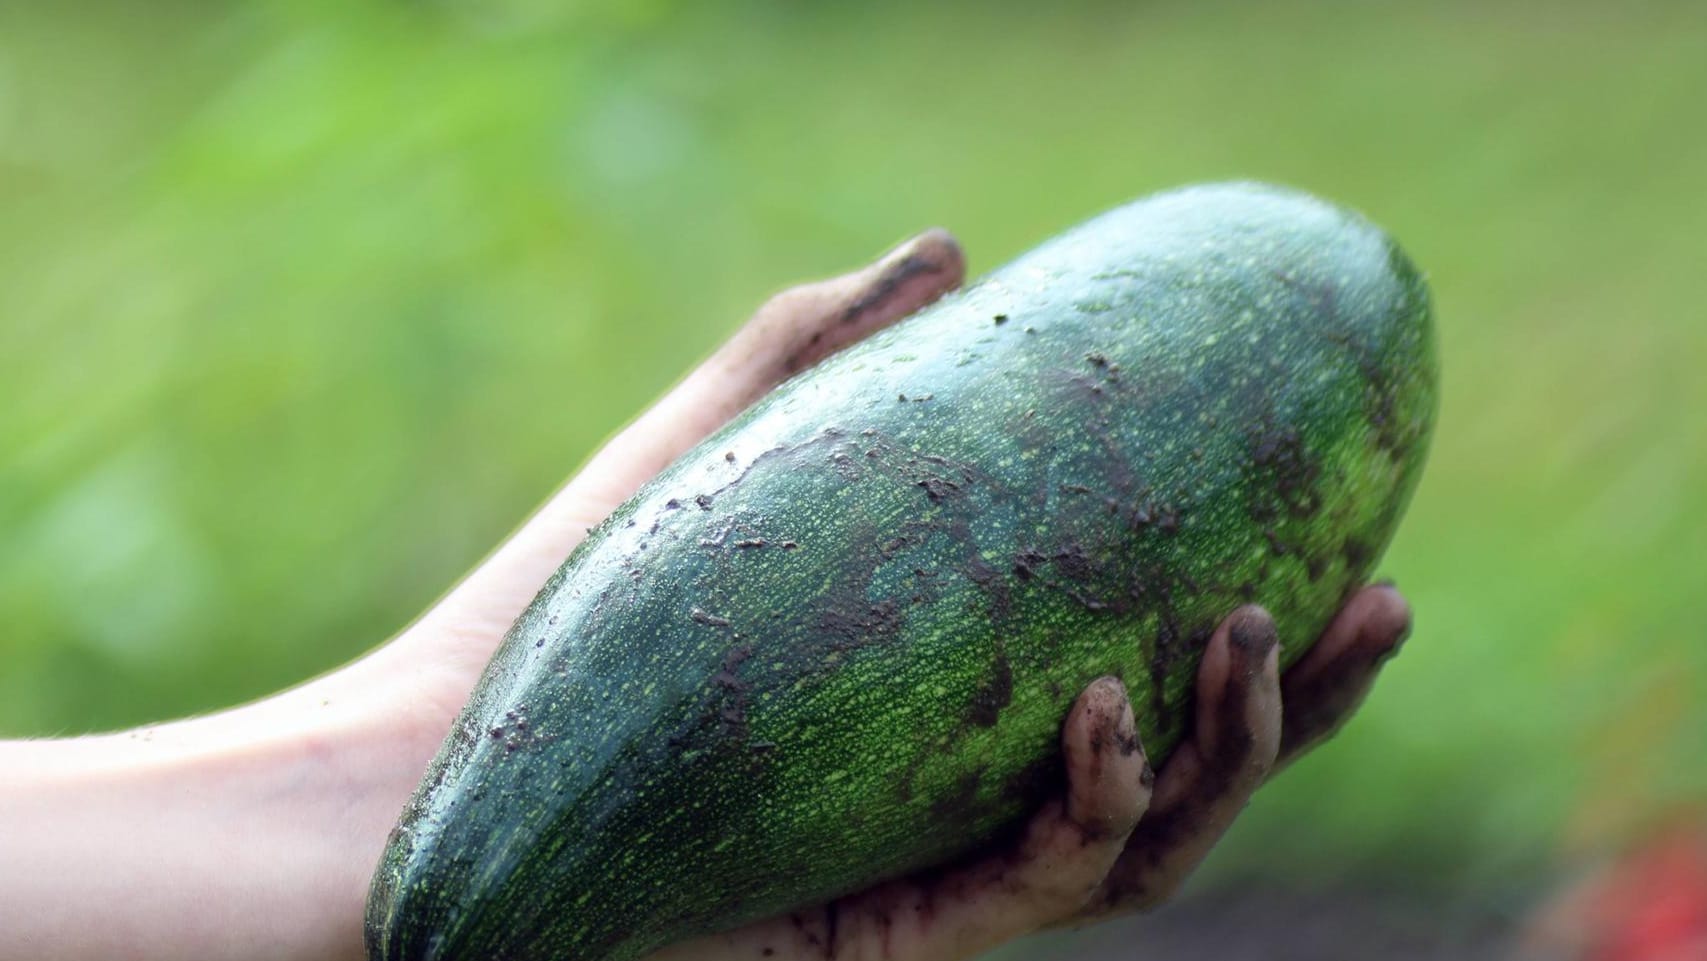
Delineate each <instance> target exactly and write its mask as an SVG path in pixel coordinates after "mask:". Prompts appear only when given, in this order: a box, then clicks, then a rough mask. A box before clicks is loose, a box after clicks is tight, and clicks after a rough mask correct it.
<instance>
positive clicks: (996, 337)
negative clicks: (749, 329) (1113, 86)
mask: <svg viewBox="0 0 1707 961" xmlns="http://www.w3.org/2000/svg"><path fill="white" fill-rule="evenodd" d="M1434 407H1435V359H1434V352H1433V346H1432V334H1431V330H1430V320H1429V307H1428V296H1427V291H1426V288H1425V287H1424V284H1423V282H1422V280H1421V278H1420V277H1419V276H1418V274H1417V272H1416V270H1415V269H1414V268H1413V267H1412V266H1411V264H1410V263H1409V262H1408V261H1407V260H1406V259H1405V257H1404V256H1403V254H1402V253H1400V251H1399V250H1398V248H1397V247H1396V246H1394V245H1393V243H1392V242H1391V241H1390V240H1388V238H1387V237H1386V236H1385V235H1383V234H1382V233H1381V232H1380V231H1379V230H1377V229H1376V228H1375V227H1373V226H1371V225H1370V224H1368V223H1367V222H1365V221H1363V220H1362V219H1360V218H1358V217H1357V216H1355V215H1353V214H1350V213H1347V212H1345V211H1343V210H1339V209H1337V208H1334V207H1331V206H1328V205H1325V204H1323V203H1322V202H1320V201H1317V200H1314V199H1311V198H1309V197H1307V196H1304V195H1301V194H1297V193H1293V192H1288V191H1281V190H1277V189H1275V188H1271V187H1264V186H1256V185H1223V186H1209V187H1199V188H1192V189H1186V190H1182V191H1177V192H1173V193H1167V194H1162V195H1158V196H1155V197H1152V198H1149V199H1146V200H1142V201H1139V202H1137V203H1134V204H1131V205H1129V206H1126V207H1123V208H1120V209H1118V210H1115V211H1113V212H1111V213H1109V214H1106V215H1104V216H1103V217H1100V218H1098V219H1096V220H1093V221H1091V222H1090V223H1087V224H1085V225H1083V226H1081V227H1079V228H1078V229H1076V230H1073V231H1071V232H1069V233H1067V234H1064V235H1062V236H1060V237H1058V238H1056V239H1055V240H1053V241H1051V242H1049V243H1047V244H1045V245H1044V246H1042V247H1039V248H1037V249H1036V250H1035V251H1033V252H1032V253H1030V254H1028V255H1026V256H1024V257H1022V258H1021V259H1019V260H1018V261H1015V262H1014V263H1012V264H1010V265H1008V266H1007V267H1005V268H1003V269H1001V270H999V271H997V272H996V273H994V274H992V275H991V276H990V277H988V278H986V279H985V280H984V281H982V282H981V283H979V284H977V285H976V286H974V287H972V288H971V289H969V290H967V291H965V292H964V293H962V294H958V295H955V296H952V297H950V298H947V299H946V300H944V301H943V302H941V303H939V304H937V305H936V306H934V307H932V308H930V309H928V310H926V311H924V312H922V313H920V314H919V315H917V316H915V317H913V318H912V319H910V320H908V321H906V322H904V323H903V324H901V325H899V326H898V327H896V328H894V329H892V330H890V331H887V332H884V333H881V334H879V335H877V336H874V337H872V338H871V339H870V340H869V341H867V342H865V343H862V344H860V345H858V346H856V347H854V348H852V349H849V350H848V351H846V352H845V353H843V354H841V355H839V356H837V357H834V358H832V359H831V360H829V361H826V362H825V363H823V364H821V365H820V366H818V367H817V368H815V369H813V370H812V371H810V372H808V373H806V374H803V375H801V376H799V377H797V378H795V379H794V380H792V381H790V382H789V383H787V384H785V385H784V386H782V387H781V388H780V389H778V390H776V391H775V392H774V393H772V394H771V395H770V396H769V397H767V398H765V399H764V400H763V401H761V402H760V403H759V404H758V405H756V406H755V407H753V408H752V409H751V410H749V411H747V412H746V413H745V414H744V415H742V416H741V417H740V418H739V419H737V420H736V421H735V422H734V423H733V424H731V425H730V426H728V427H727V428H725V429H724V430H723V431H721V432H720V433H718V434H717V435H716V436H715V437H713V438H712V439H710V440H709V441H707V442H706V443H704V444H701V445H700V446H699V447H698V448H696V449H695V450H693V451H692V452H690V453H689V454H687V455H686V456H684V457H683V458H682V459H681V460H680V461H678V462H677V463H676V464H675V465H673V466H672V467H671V468H670V469H669V470H667V471H666V472H665V473H664V474H662V475H661V476H660V477H659V478H658V479H657V480H655V481H654V482H652V483H651V484H649V485H647V487H646V488H645V489H644V490H642V491H641V492H640V493H639V494H637V495H636V496H635V497H634V499H633V500H631V501H629V502H628V503H627V504H625V505H624V506H623V507H622V508H621V509H620V510H618V511H617V512H616V513H615V514H614V515H613V516H612V517H611V518H610V519H609V520H608V521H607V522H605V523H604V524H603V525H601V526H600V527H599V528H598V529H597V530H595V531H594V532H593V533H592V535H591V536H589V537H588V538H587V540H586V542H585V543H584V544H582V546H581V547H580V548H578V549H577V550H576V551H575V553H574V554H573V555H572V556H571V557H570V558H569V560H568V561H567V563H565V564H564V566H563V568H562V569H561V570H560V571H558V573H557V574H556V575H555V576H554V577H553V578H552V579H551V581H550V582H549V583H548V584H546V586H545V588H544V590H543V591H542V592H541V593H540V595H539V597H538V599H537V600H535V601H534V603H533V605H532V606H531V607H530V608H529V609H528V611H527V613H526V614H524V615H523V616H522V618H521V620H519V621H518V622H517V623H516V625H515V627H514V628H513V629H512V630H511V632H510V634H509V636H508V638H507V639H506V640H505V642H504V645H503V647H502V649H501V650H500V651H499V653H498V655H497V657H496V658H495V659H494V660H493V662H492V664H491V666H490V667H489V668H488V670H487V673H486V676H485V678H484V680H482V681H481V683H480V686H479V688H478V690H477V691H476V692H475V696H474V699H473V701H472V702H471V703H470V705H469V706H468V708H467V710H466V711H465V712H464V714H463V716H462V718H461V720H460V721H459V722H458V724H457V727H456V730H455V731H454V732H453V734H452V736H451V737H450V739H449V741H448V742H447V743H446V744H445V746H444V748H443V750H442V751H441V752H440V755H439V757H438V759H437V760H436V761H435V763H434V765H433V767H432V769H431V771H430V772H429V774H428V777H427V779H426V781H425V783H424V785H423V786H422V788H421V790H420V792H419V794H418V795H417V796H416V798H415V799H414V801H413V803H412V804H411V805H410V806H409V808H408V810H407V811H406V812H405V814H404V817H403V820H402V824H401V825H400V827H399V828H398V830H397V832H396V833H395V835H394V837H393V839H392V843H391V845H390V848H389V850H388V851H387V853H386V856H385V860H384V863H383V864H382V866H381V868H380V871H379V874H378V876H377V878H376V879H375V883H374V888H373V893H372V896H371V898H370V901H369V907H368V924H369V945H370V952H371V956H372V957H374V958H380V959H387V961H402V959H422V958H445V959H458V961H476V959H479V961H497V959H503V961H520V959H540V961H544V959H552V961H594V959H600V961H605V959H626V958H631V957H634V956H636V955H638V954H640V953H643V952H644V951H646V950H648V949H650V948H653V947H655V946H658V945H660V944H663V943H667V942H670V941H674V940H678V939H680V938H682V937H685V936H688V935H692V934H695V933H699V932H704V931H707V930H712V929H719V928H728V927H732V926H735V925H738V924H740V923H742V922H745V921H749V920H752V919H756V918H759V917H763V916H767V915H771V914H775V913H778V912H780V911H783V910H787V909H790V908H793V907H798V906H802V905H806V904H812V903H816V902H821V901H823V900H825V899H827V898H830V897H831V896H834V895H837V894H841V893H844V892H847V891H850V890H853V889H857V888H860V887H863V886H865V885H867V884H869V883H871V882H873V881H875V880H878V879H881V878H887V877H891V876H895V875H899V874H903V873H906V872H909V871H913V870H916V869H919V868H923V867H926V866H929V865H935V864H938V863H941V862H943V861H945V860H946V859H950V858H953V857H955V856H956V855H960V854H963V853H965V852H967V851H969V850H971V849H973V848H976V847H978V846H979V845H982V844H986V843H988V842H990V841H991V839H993V838H995V837H997V836H998V835H1000V834H1002V833H1003V832H1004V831H1005V830H1008V829H1011V828H1013V827H1014V826H1015V825H1017V824H1018V823H1020V822H1021V821H1022V820H1023V819H1024V818H1025V816H1026V815H1027V814H1028V813H1029V812H1030V811H1032V810H1033V809H1034V808H1035V807H1036V806H1037V805H1038V804H1039V803H1040V802H1041V801H1042V800H1043V799H1044V798H1045V797H1046V796H1047V795H1048V794H1049V793H1050V792H1052V791H1057V790H1059V789H1060V787H1061V784H1062V779H1061V772H1060V768H1059V765H1060V761H1059V752H1058V747H1057V737H1058V732H1059V729H1060V724H1061V720H1062V718H1063V717H1064V716H1065V714H1066V711H1067V709H1068V707H1069V705H1070V704H1071V702H1072V700H1073V698H1074V696H1075V695H1076V694H1077V693H1078V691H1079V690H1080V689H1081V688H1082V687H1083V686H1084V685H1085V684H1086V683H1087V682H1088V681H1090V680H1091V679H1093V678H1095V677H1097V676H1098V675H1102V674H1115V675H1118V676H1120V677H1121V678H1123V679H1124V680H1125V681H1126V682H1127V684H1128V685H1129V686H1130V688H1131V690H1132V694H1133V698H1134V703H1135V706H1136V707H1137V708H1138V711H1139V717H1140V722H1139V723H1140V728H1141V730H1142V734H1143V738H1144V743H1145V745H1146V746H1147V748H1148V749H1149V751H1150V753H1151V755H1152V757H1154V758H1158V759H1159V758H1161V757H1162V756H1164V755H1165V754H1166V753H1167V751H1168V749H1169V748H1170V747H1171V746H1172V745H1173V744H1174V743H1175V742H1176V741H1177V740H1178V738H1179V737H1180V735H1181V731H1182V726H1183V724H1184V722H1185V718H1186V708H1187V706H1188V703H1189V701H1188V695H1187V692H1188V691H1189V689H1190V684H1191V679H1192V675H1193V671H1194V669H1195V666H1196V662H1197V658H1198V654H1199V652H1200V651H1201V649H1202V647H1203V644H1204V642H1205V640H1206V639H1207V637H1208V636H1209V633H1210V631H1211V629H1212V628H1213V627H1214V626H1215V624H1216V622H1217V621H1218V620H1219V619H1220V618H1221V617H1223V616H1224V615H1226V614H1227V613H1228V612H1229V611H1231V610H1232V609H1233V608H1234V607H1235V606H1237V605H1238V604H1240V603H1241V602H1244V601H1257V602H1260V603H1262V604H1264V605H1266V606H1267V607H1268V609H1269V610H1270V611H1271V612H1272V613H1273V614H1274V616H1275V618H1276V620H1277V621H1278V623H1279V627H1280V635H1281V637H1282V638H1283V639H1284V641H1285V642H1286V647H1285V656H1286V658H1287V659H1288V660H1291V659H1293V658H1296V657H1297V655H1298V654H1299V653H1300V652H1301V650H1302V646H1303V645H1305V644H1307V643H1308V642H1309V641H1310V640H1311V639H1313V638H1315V637H1316V635H1317V634H1318V632H1319V631H1320V630H1321V628H1322V627H1323V626H1324V624H1325V623H1326V621H1327V619H1328V617H1329V616H1330V615H1331V614H1332V613H1333V612H1334V611H1335V610H1336V609H1337V607H1338V605H1339V604H1340V602H1341V601H1342V599H1343V598H1344V597H1345V596H1346V595H1347V593H1348V591H1349V590H1351V589H1352V588H1353V587H1354V586H1356V585H1358V584H1360V583H1361V582H1362V581H1363V579H1364V578H1365V577H1366V576H1367V574H1368V572H1369V569H1370V566H1371V564H1372V563H1373V562H1374V561H1375V559H1376V558H1377V557H1378V556H1379V555H1380V553H1381V551H1382V549H1383V548H1384V546H1385V545H1386V542H1387V540H1388V538H1389V536H1390V535H1391V533H1392V531H1393V528H1394V525H1395V524H1396V522H1397V520H1398V518H1399V515H1400V512H1401V511H1402V509H1403V507H1404V504H1405V502H1406V500H1407V499H1408V497H1409V494H1410V491H1411V489H1412V487H1413V486H1414V484H1415V482H1416V479H1417V474H1418V471H1419V469H1420V467H1421V464H1422V460H1423V456H1424V451H1425V447H1426V444H1427V438H1428V434H1429V430H1430V424H1431V420H1432V416H1433V412H1434Z"/></svg>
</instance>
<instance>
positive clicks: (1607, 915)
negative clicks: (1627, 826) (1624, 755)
mask: <svg viewBox="0 0 1707 961" xmlns="http://www.w3.org/2000/svg"><path fill="white" fill-rule="evenodd" d="M1596 888H1597V890H1596V892H1595V895H1596V896H1595V897H1594V898H1593V899H1592V900H1591V901H1590V903H1589V904H1588V907H1587V910H1588V911H1589V912H1590V914H1591V915H1592V918H1591V919H1590V920H1589V926H1590V927H1591V929H1593V930H1594V931H1595V932H1596V936H1595V937H1594V938H1593V946H1592V947H1591V949H1590V950H1589V951H1588V953H1587V955H1586V957H1587V958H1588V959H1589V961H1707V834H1703V833H1702V831H1701V829H1699V828H1693V827H1692V828H1687V829H1681V830H1673V831H1669V832H1667V833H1665V834H1662V835H1660V836H1659V837H1657V838H1655V839H1654V840H1652V841H1650V842H1649V843H1648V844H1646V845H1645V846H1643V847H1641V848H1639V849H1637V850H1636V852H1635V853H1634V854H1632V855H1631V856H1629V857H1627V858H1625V859H1624V860H1623V861H1621V862H1620V863H1619V864H1618V865H1616V866H1615V867H1613V868H1612V870H1611V871H1610V872H1609V873H1608V874H1607V875H1606V876H1605V877H1604V878H1603V882H1602V883H1601V884H1598V885H1596Z"/></svg>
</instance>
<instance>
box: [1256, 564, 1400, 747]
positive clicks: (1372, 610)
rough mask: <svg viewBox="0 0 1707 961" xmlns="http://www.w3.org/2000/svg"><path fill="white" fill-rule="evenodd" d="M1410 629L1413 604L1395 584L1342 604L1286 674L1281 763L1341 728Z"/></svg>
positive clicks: (1363, 592)
mask: <svg viewBox="0 0 1707 961" xmlns="http://www.w3.org/2000/svg"><path fill="white" fill-rule="evenodd" d="M1410 632H1411V608H1410V605H1409V604H1407V603H1405V599H1404V597H1403V596H1401V595H1400V594H1399V592H1398V590H1397V589H1396V588H1394V587H1393V586H1392V585H1387V584H1382V585H1376V586H1374V587H1366V588H1364V589H1363V590H1361V591H1359V592H1357V594H1355V595H1353V596H1352V598H1351V600H1349V601H1347V602H1346V604H1345V606H1344V607H1342V608H1340V610H1339V613H1338V614H1336V615H1334V619H1333V621H1332V622H1330V623H1329V624H1328V627H1327V630H1325V631H1323V632H1322V636H1321V638H1319V639H1318V640H1317V641H1316V643H1315V645H1314V646H1313V647H1311V648H1310V651H1309V653H1307V654H1305V655H1304V657H1303V658H1302V659H1300V660H1299V661H1298V663H1297V664H1294V665H1293V666H1292V667H1291V668H1290V669H1288V670H1287V672H1286V676H1285V677H1283V678H1281V682H1280V691H1281V700H1282V702H1283V703H1284V704H1285V705H1286V709H1285V712H1284V716H1283V718H1282V730H1281V740H1280V761H1279V764H1280V766H1284V765H1286V764H1289V763H1291V762H1292V761H1293V760H1295V759H1296V758H1298V757H1299V756H1300V755H1302V754H1303V753H1304V752H1306V751H1308V750H1309V749H1310V748H1311V747H1313V746H1315V745H1316V744H1319V743H1321V742H1322V741H1324V740H1326V739H1328V738H1329V737H1331V736H1333V734H1334V732H1336V731H1338V730H1339V728H1340V726H1341V725H1342V724H1344V723H1345V721H1346V719H1347V718H1349V717H1350V716H1351V715H1352V713H1353V712H1354V711H1356V710H1357V706H1358V705H1359V704H1361V703H1363V699H1364V697H1365V696H1366V695H1368V693H1369V689H1370V687H1371V686H1373V685H1374V683H1375V678H1376V675H1378V674H1380V672H1381V668H1382V666H1383V665H1384V664H1386V662H1387V661H1388V660H1389V659H1391V658H1392V657H1393V655H1395V654H1397V653H1398V650H1399V645H1400V644H1402V643H1403V642H1404V640H1405V638H1406V636H1408V635H1409V634H1410Z"/></svg>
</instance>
